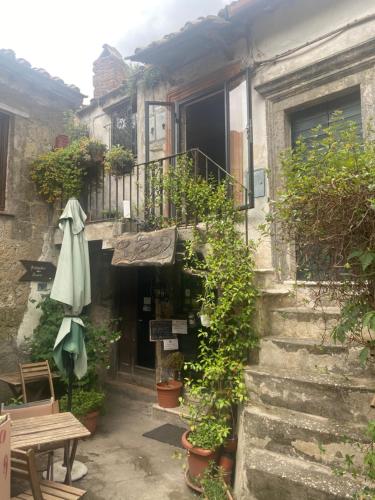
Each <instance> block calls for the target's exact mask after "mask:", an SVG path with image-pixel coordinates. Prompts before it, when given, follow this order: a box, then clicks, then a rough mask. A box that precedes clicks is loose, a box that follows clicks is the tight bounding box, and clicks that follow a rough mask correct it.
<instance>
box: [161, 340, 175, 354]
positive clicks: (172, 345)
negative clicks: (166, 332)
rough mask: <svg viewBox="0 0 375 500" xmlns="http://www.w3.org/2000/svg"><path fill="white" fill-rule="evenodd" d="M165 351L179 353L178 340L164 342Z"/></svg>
mask: <svg viewBox="0 0 375 500" xmlns="http://www.w3.org/2000/svg"><path fill="white" fill-rule="evenodd" d="M163 347H164V351H178V339H177V338H176V339H167V340H163Z"/></svg>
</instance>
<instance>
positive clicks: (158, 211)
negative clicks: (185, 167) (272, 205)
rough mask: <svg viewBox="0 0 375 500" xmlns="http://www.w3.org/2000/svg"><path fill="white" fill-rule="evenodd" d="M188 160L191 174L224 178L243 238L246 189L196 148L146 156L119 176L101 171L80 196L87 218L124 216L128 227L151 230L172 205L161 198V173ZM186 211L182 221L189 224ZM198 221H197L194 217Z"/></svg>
mask: <svg viewBox="0 0 375 500" xmlns="http://www.w3.org/2000/svg"><path fill="white" fill-rule="evenodd" d="M181 158H185V159H188V160H189V166H190V167H191V175H193V176H194V177H196V178H201V179H205V180H206V181H208V182H210V183H211V182H212V183H217V184H220V183H222V182H224V181H225V184H226V187H227V194H228V196H230V197H234V201H235V205H236V207H237V208H238V209H239V210H244V229H245V237H246V241H247V237H248V215H247V210H246V208H247V207H248V206H249V191H248V189H247V188H246V187H245V186H243V185H242V184H241V183H239V182H238V181H237V180H236V179H235V178H234V177H233V176H232V175H230V174H229V173H228V172H227V171H226V170H225V169H224V168H222V167H221V166H220V165H219V164H218V163H216V162H215V161H214V160H213V159H212V158H210V157H209V156H207V155H206V154H205V153H203V152H202V151H200V150H199V149H190V150H188V151H185V152H183V153H177V154H175V155H171V156H166V157H163V158H158V159H155V160H150V161H149V162H145V163H139V164H137V165H134V167H133V168H132V169H131V171H130V172H129V173H127V174H125V175H123V176H114V175H111V174H105V173H104V171H103V172H102V173H101V174H100V176H99V178H97V179H96V180H92V181H91V182H90V183H89V184H88V186H87V192H86V194H85V195H84V198H85V199H83V200H82V202H83V205H84V207H85V209H86V212H87V215H88V221H89V222H99V221H107V220H116V219H127V220H129V222H130V223H131V224H132V230H134V231H140V230H152V229H154V228H155V227H154V226H153V221H154V220H155V218H156V217H163V216H165V217H171V216H173V215H174V214H175V213H176V207H174V205H173V203H172V202H171V201H170V200H166V199H164V196H163V192H162V191H161V190H160V188H157V187H156V184H157V185H158V186H160V184H161V183H160V182H155V181H156V180H158V179H159V180H160V178H161V176H162V175H164V174H165V173H166V172H167V171H168V170H170V169H172V168H175V167H176V165H177V164H178V162H179V159H181ZM188 215H189V214H187V216H186V217H185V218H184V221H183V223H184V224H185V225H188V224H189V222H190V221H189V216H188ZM195 222H199V221H195Z"/></svg>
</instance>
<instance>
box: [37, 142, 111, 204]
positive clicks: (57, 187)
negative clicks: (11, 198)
mask: <svg viewBox="0 0 375 500" xmlns="http://www.w3.org/2000/svg"><path fill="white" fill-rule="evenodd" d="M105 151H106V146H105V145H104V144H102V143H100V142H98V141H93V140H90V139H89V138H88V137H82V138H81V139H79V140H76V141H73V142H72V143H71V144H69V146H67V147H66V148H59V149H56V150H52V151H48V152H46V153H43V154H42V155H40V156H39V157H38V158H37V159H36V160H35V161H34V162H33V164H32V166H31V178H32V180H33V181H34V182H35V185H36V188H37V192H38V194H39V195H40V196H41V197H42V198H43V199H44V200H45V201H46V202H47V203H51V204H53V203H55V202H56V201H58V200H68V199H69V198H71V197H76V198H79V197H80V195H81V193H82V192H83V190H84V187H85V185H86V184H87V183H91V182H100V179H101V175H100V168H101V167H102V165H103V160H104V154H105Z"/></svg>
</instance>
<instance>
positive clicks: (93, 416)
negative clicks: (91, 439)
mask: <svg viewBox="0 0 375 500" xmlns="http://www.w3.org/2000/svg"><path fill="white" fill-rule="evenodd" d="M98 416H99V411H92V412H90V413H88V414H87V415H85V416H84V417H83V419H82V423H83V425H84V426H85V427H86V428H87V429H88V430H89V431H90V432H91V435H92V436H93V435H94V434H95V432H96V426H97V425H98Z"/></svg>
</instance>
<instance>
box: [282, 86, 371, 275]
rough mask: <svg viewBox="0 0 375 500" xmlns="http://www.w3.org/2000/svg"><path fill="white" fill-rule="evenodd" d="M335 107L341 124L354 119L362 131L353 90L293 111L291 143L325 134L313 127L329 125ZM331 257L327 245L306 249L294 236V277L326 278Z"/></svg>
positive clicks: (301, 240) (316, 138) (299, 239)
mask: <svg viewBox="0 0 375 500" xmlns="http://www.w3.org/2000/svg"><path fill="white" fill-rule="evenodd" d="M337 110H340V111H341V112H342V119H343V122H344V124H345V122H354V123H356V124H357V126H358V134H359V135H362V119H361V99H360V94H359V92H356V93H353V94H350V95H346V96H343V97H340V98H339V99H335V100H332V101H329V102H325V103H322V104H319V105H318V106H313V107H311V108H307V109H304V110H301V111H298V112H297V113H294V114H293V115H292V116H291V127H292V145H294V144H295V143H296V141H297V139H298V138H299V137H302V138H303V139H305V141H306V142H307V144H311V143H312V142H313V141H316V140H319V139H320V138H322V137H324V132H323V131H321V132H320V133H319V134H318V136H316V134H315V133H314V132H313V129H314V128H316V127H317V126H318V125H322V127H323V128H324V127H327V126H329V125H330V124H331V123H332V119H333V116H334V113H335V111H337ZM331 261H332V259H331V256H330V251H329V249H324V248H323V247H320V245H319V246H318V247H314V248H309V249H308V250H307V249H306V247H305V246H304V245H303V239H302V237H300V238H298V237H297V238H296V263H297V279H299V280H308V281H310V280H313V281H316V280H322V279H325V277H326V276H327V274H329V273H330V270H331V269H332V267H331ZM338 278H339V276H338Z"/></svg>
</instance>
